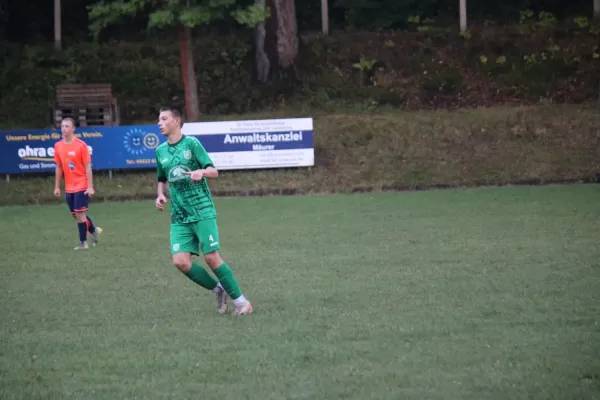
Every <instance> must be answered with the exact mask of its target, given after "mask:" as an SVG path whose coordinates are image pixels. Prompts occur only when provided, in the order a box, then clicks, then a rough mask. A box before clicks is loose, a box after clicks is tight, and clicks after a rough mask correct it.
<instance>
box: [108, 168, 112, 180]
mask: <svg viewBox="0 0 600 400" xmlns="http://www.w3.org/2000/svg"><path fill="white" fill-rule="evenodd" d="M108 179H112V169H109V170H108Z"/></svg>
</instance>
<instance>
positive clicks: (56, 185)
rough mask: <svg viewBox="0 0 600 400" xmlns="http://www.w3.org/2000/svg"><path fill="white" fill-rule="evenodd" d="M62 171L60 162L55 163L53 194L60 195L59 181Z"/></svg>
mask: <svg viewBox="0 0 600 400" xmlns="http://www.w3.org/2000/svg"><path fill="white" fill-rule="evenodd" d="M62 175H63V171H62V167H61V166H60V164H58V163H56V169H55V177H54V195H55V196H56V197H60V182H61V179H62Z"/></svg>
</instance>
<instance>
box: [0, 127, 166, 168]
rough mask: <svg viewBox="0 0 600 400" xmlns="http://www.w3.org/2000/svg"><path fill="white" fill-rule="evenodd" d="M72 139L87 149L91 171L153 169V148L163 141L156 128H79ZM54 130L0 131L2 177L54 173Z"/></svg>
mask: <svg viewBox="0 0 600 400" xmlns="http://www.w3.org/2000/svg"><path fill="white" fill-rule="evenodd" d="M75 136H77V137H79V138H80V139H82V140H83V141H84V142H85V143H86V144H87V145H88V148H90V152H91V155H92V168H93V169H96V170H102V169H105V170H106V169H125V168H153V167H154V166H155V165H156V158H155V156H154V149H156V147H158V145H159V144H160V143H162V142H164V141H165V139H164V137H163V136H162V135H161V133H160V131H159V130H158V126H156V125H131V126H115V127H94V128H78V129H77V130H76V131H75ZM61 138H62V135H61V133H60V131H59V130H56V129H33V130H19V131H8V132H6V131H5V132H0V172H1V173H3V174H15V173H27V172H30V173H32V172H48V171H54V144H55V143H56V142H58V141H59V140H60V139H61Z"/></svg>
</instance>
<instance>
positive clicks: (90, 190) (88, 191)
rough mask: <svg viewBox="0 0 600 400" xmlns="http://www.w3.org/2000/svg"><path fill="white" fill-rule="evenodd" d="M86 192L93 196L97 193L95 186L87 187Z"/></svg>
mask: <svg viewBox="0 0 600 400" xmlns="http://www.w3.org/2000/svg"><path fill="white" fill-rule="evenodd" d="M84 193H85V194H87V195H88V196H90V197H92V196H93V195H95V194H96V191H95V190H94V188H93V187H89V188H87V190H86V191H85V192H84Z"/></svg>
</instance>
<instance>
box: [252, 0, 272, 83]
mask: <svg viewBox="0 0 600 400" xmlns="http://www.w3.org/2000/svg"><path fill="white" fill-rule="evenodd" d="M255 4H256V5H257V6H259V7H261V8H263V9H264V8H265V6H266V2H265V0H256V3H255ZM266 34H267V33H266V27H265V23H264V22H263V23H261V24H259V25H257V26H256V29H255V33H254V36H255V45H256V55H255V57H256V78H257V79H258V80H259V82H263V83H264V82H266V81H267V80H269V72H270V70H271V62H270V61H269V56H268V55H267V53H266V52H265V37H266Z"/></svg>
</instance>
